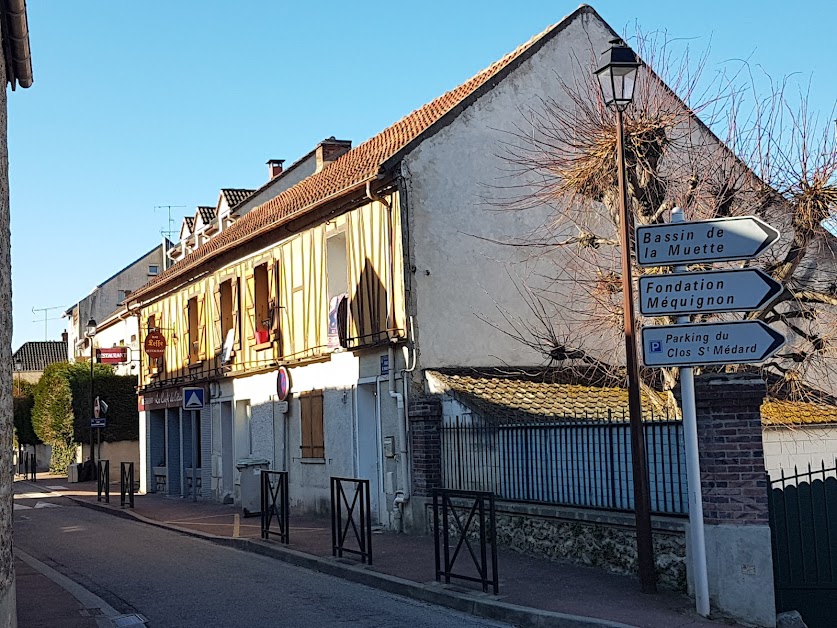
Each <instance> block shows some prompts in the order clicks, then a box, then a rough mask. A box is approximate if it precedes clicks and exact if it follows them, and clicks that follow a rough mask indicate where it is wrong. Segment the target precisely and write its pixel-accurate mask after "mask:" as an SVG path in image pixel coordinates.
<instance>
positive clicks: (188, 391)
mask: <svg viewBox="0 0 837 628" xmlns="http://www.w3.org/2000/svg"><path fill="white" fill-rule="evenodd" d="M204 394H205V391H204V389H203V388H197V387H195V388H188V387H184V388H183V409H184V410H203V405H204Z"/></svg>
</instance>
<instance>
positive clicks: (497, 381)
mask: <svg viewBox="0 0 837 628" xmlns="http://www.w3.org/2000/svg"><path fill="white" fill-rule="evenodd" d="M430 375H431V377H433V378H434V379H435V380H436V381H437V382H438V383H439V384H440V385H441V387H442V389H444V390H445V391H446V392H449V393H450V394H451V395H453V396H454V397H455V398H456V399H457V400H458V401H460V402H461V403H462V404H464V405H466V406H467V407H469V408H470V409H471V410H473V411H474V412H476V413H478V414H479V415H480V416H482V417H483V418H484V419H485V420H487V421H491V422H496V423H531V422H535V421H555V420H567V419H570V420H584V419H607V418H609V417H611V418H613V419H620V420H621V419H622V418H623V417H625V416H627V412H628V391H627V389H625V388H621V387H618V386H607V385H601V386H593V385H586V386H584V385H579V384H572V383H568V382H566V381H565V378H564V377H560V376H558V377H556V376H554V374H551V373H539V374H537V375H531V376H530V375H526V374H525V373H502V372H500V371H499V370H495V371H490V370H480V371H479V372H477V371H470V370H462V371H456V370H449V369H445V370H438V371H430ZM642 408H643V416H644V417H645V418H646V419H650V418H652V417H653V418H665V412H664V411H662V412H661V411H659V410H657V411H655V410H654V405H653V404H652V403H651V401H650V399H649V397H648V395H646V394H643V400H642Z"/></svg>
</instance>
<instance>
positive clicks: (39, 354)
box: [12, 332, 67, 382]
mask: <svg viewBox="0 0 837 628" xmlns="http://www.w3.org/2000/svg"><path fill="white" fill-rule="evenodd" d="M61 336H62V337H61V340H43V341H30V342H24V343H23V344H22V345H20V347H19V348H18V350H17V351H15V352H14V353H13V354H12V365H13V366H14V370H15V378H18V377H19V378H20V379H22V380H25V381H27V382H37V381H38V380H39V379H40V378H41V374H42V373H43V372H44V369H45V368H46V367H47V366H49V365H50V364H55V363H57V362H66V361H67V332H64V333H63V334H62V335H61Z"/></svg>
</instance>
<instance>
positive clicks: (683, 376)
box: [671, 207, 709, 617]
mask: <svg viewBox="0 0 837 628" xmlns="http://www.w3.org/2000/svg"><path fill="white" fill-rule="evenodd" d="M684 220H685V218H684V216H683V210H682V209H681V208H680V207H675V208H674V209H673V210H671V222H673V223H676V222H683V221H684ZM674 272H675V273H685V272H687V267H686V266H675V267H674ZM677 322H678V323H688V322H689V317H688V316H678V317H677ZM680 396H681V403H682V408H681V410H682V412H683V433H684V437H685V447H686V479H687V481H688V483H689V538H690V539H691V545H692V556H693V559H694V563H693V570H694V577H695V609H696V610H697V612H698V615H703V616H704V617H709V575H708V573H707V569H706V540H705V538H704V530H703V491H702V490H701V486H700V457H699V455H698V435H697V408H696V406H695V374H694V370H693V369H692V367H691V366H683V367H680Z"/></svg>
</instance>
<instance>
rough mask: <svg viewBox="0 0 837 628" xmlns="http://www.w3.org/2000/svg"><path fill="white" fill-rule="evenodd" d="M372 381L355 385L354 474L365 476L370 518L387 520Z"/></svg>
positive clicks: (378, 424) (379, 439) (374, 520)
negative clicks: (355, 471) (355, 468)
mask: <svg viewBox="0 0 837 628" xmlns="http://www.w3.org/2000/svg"><path fill="white" fill-rule="evenodd" d="M375 395H376V392H375V385H374V384H361V385H359V386H358V387H357V470H358V477H359V478H360V479H362V480H369V500H370V502H371V503H370V507H371V509H372V521H373V522H374V523H381V522H383V521H387V511H386V503H387V502H386V496H385V495H384V494H383V492H382V491H383V481H382V466H383V464H382V460H381V429H380V417H379V416H378V404H377V400H376V398H375Z"/></svg>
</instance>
